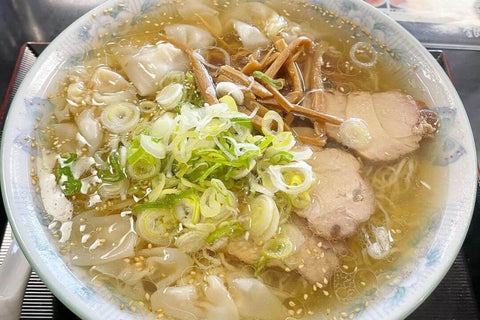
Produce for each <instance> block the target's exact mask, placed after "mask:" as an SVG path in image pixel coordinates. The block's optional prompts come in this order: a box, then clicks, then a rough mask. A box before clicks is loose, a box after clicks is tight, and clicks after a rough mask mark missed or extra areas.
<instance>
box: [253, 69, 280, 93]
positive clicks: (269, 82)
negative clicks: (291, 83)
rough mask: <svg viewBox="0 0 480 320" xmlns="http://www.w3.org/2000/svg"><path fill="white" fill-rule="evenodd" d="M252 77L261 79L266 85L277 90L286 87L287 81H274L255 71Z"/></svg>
mask: <svg viewBox="0 0 480 320" xmlns="http://www.w3.org/2000/svg"><path fill="white" fill-rule="evenodd" d="M252 76H253V77H254V78H257V79H260V80H261V81H263V82H265V83H268V84H269V85H271V86H272V87H274V88H275V89H277V90H281V89H283V87H284V86H285V79H281V78H279V79H273V78H271V77H269V76H267V75H266V74H265V73H263V72H261V71H253V73H252Z"/></svg>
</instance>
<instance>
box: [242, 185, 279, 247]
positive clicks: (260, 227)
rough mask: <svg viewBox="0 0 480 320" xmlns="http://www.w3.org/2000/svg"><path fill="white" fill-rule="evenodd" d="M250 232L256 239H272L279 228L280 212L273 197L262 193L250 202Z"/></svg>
mask: <svg viewBox="0 0 480 320" xmlns="http://www.w3.org/2000/svg"><path fill="white" fill-rule="evenodd" d="M249 207H250V217H251V226H250V234H251V235H252V238H253V239H254V240H256V241H266V240H268V239H270V238H271V237H272V236H273V235H274V234H275V232H276V231H277V229H278V224H279V221H280V214H279V212H278V208H277V205H276V203H275V201H274V200H273V198H272V197H269V196H267V195H265V194H261V195H259V196H257V197H255V198H254V199H253V200H252V201H251V202H250V206H249Z"/></svg>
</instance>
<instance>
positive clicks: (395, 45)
mask: <svg viewBox="0 0 480 320" xmlns="http://www.w3.org/2000/svg"><path fill="white" fill-rule="evenodd" d="M120 3H121V4H122V5H119V4H120ZM162 3H163V2H162V1H152V0H144V1H139V0H127V1H116V0H112V1H107V2H105V3H104V4H103V5H101V6H99V7H98V8H96V9H94V10H93V11H92V12H90V13H88V14H86V15H85V16H83V17H82V18H80V19H79V20H77V21H76V22H75V23H74V24H72V25H71V26H70V27H69V28H68V29H66V30H65V31H64V32H63V33H62V34H61V35H60V36H59V37H57V39H55V40H54V41H53V42H52V43H51V45H50V46H49V47H48V48H47V49H46V50H45V51H44V53H43V54H42V55H41V56H40V58H39V59H38V61H37V62H36V63H35V65H34V67H33V68H32V70H31V71H30V72H29V73H28V75H27V76H26V78H25V80H24V81H23V83H22V85H21V86H20V88H19V90H18V92H17V95H16V97H15V99H14V101H13V103H12V105H11V107H10V111H9V113H8V116H7V120H6V124H5V130H4V134H3V140H2V154H1V174H2V180H1V183H2V193H3V198H4V203H5V206H6V210H7V214H8V216H9V221H10V223H11V224H12V227H13V230H14V232H15V235H16V238H17V240H18V241H19V243H20V245H21V247H22V249H23V251H24V253H25V255H26V256H27V258H28V260H29V261H30V263H31V264H32V266H33V267H34V268H35V270H36V271H37V273H38V274H39V276H40V277H41V278H42V280H44V281H45V283H46V284H47V285H48V286H49V288H50V289H51V290H52V291H53V293H54V294H55V295H56V296H57V297H58V298H59V299H60V300H62V302H64V303H65V304H66V305H67V306H68V307H69V308H70V309H72V311H74V312H75V313H76V314H78V315H79V316H80V317H81V318H84V319H98V318H102V319H143V318H144V317H145V316H150V315H142V314H139V313H132V312H129V311H121V310H120V308H119V305H120V304H121V303H122V298H121V297H117V296H115V295H113V294H112V293H111V291H110V290H109V289H108V288H105V287H103V286H99V285H95V284H92V283H91V282H90V281H89V280H88V278H89V277H88V275H87V274H86V273H85V271H84V270H79V269H77V268H75V267H74V266H72V265H71V264H70V263H69V262H68V261H64V260H63V259H62V256H61V254H60V253H59V252H58V248H57V245H56V244H55V243H54V241H53V239H52V237H51V236H50V235H49V233H48V231H47V230H46V221H45V220H44V219H43V218H42V214H41V212H42V209H41V208H42V206H41V203H40V201H39V199H38V196H37V195H36V190H35V189H36V188H35V187H34V186H32V185H31V183H30V175H29V172H30V168H31V165H32V162H31V160H30V157H31V156H32V155H33V156H34V155H36V152H37V151H36V149H35V148H32V144H31V143H30V142H29V141H26V140H25V139H24V137H26V136H33V135H32V132H33V128H34V125H35V122H36V119H37V117H40V116H41V115H42V114H44V113H45V112H46V110H48V109H49V108H51V103H50V102H49V101H48V100H47V99H46V96H47V88H48V87H49V84H50V83H51V82H52V81H53V79H55V78H56V77H61V76H62V75H61V72H58V71H59V70H61V69H62V68H63V67H65V66H68V65H71V64H75V63H76V62H78V61H79V60H80V59H81V58H82V56H83V54H84V53H85V52H86V51H88V50H90V49H92V48H94V47H95V46H97V45H98V44H99V43H101V42H103V41H105V34H111V33H112V32H118V28H119V27H118V24H119V22H124V21H125V20H128V21H135V19H140V18H141V17H142V16H143V15H145V14H148V12H150V11H152V10H162V8H158V6H159V5H160V4H162ZM306 3H308V4H313V5H315V6H318V7H320V8H323V10H324V11H325V10H326V12H327V14H328V13H329V12H333V13H335V14H337V15H338V16H340V17H343V18H346V19H348V20H349V21H351V22H352V23H354V24H357V25H359V26H360V29H362V30H364V31H365V32H367V33H368V34H370V35H371V37H372V39H373V41H378V43H385V44H386V45H387V46H388V47H389V48H390V49H391V51H389V52H391V53H392V54H395V55H396V57H397V58H398V59H399V60H401V61H402V63H404V64H405V65H407V66H408V67H410V68H411V70H413V71H410V73H409V74H410V75H413V79H414V81H415V84H416V85H418V86H422V87H423V88H425V89H426V92H428V93H429V99H430V101H429V104H430V105H431V106H433V108H435V109H436V110H437V111H438V113H439V115H440V117H441V119H442V126H443V127H442V128H443V129H442V133H441V135H439V136H438V137H437V140H438V146H439V148H437V149H435V151H432V152H435V153H436V154H434V155H432V156H434V157H435V159H437V163H436V165H438V166H448V172H449V174H448V179H447V180H448V181H447V191H446V193H445V194H446V197H445V199H444V200H445V202H444V205H442V206H441V207H438V209H437V212H436V214H435V215H434V218H433V219H431V220H430V222H429V224H428V225H426V226H425V228H422V232H423V233H422V234H421V235H420V239H419V241H417V242H416V243H415V245H414V246H415V250H414V254H413V255H412V256H411V257H409V258H408V259H406V260H405V262H404V264H403V265H399V266H396V267H395V268H392V270H391V276H390V277H391V279H390V280H389V281H384V282H383V283H382V284H381V285H380V286H379V290H378V292H379V294H377V296H376V297H374V298H372V299H371V300H370V301H369V307H368V308H362V311H361V312H360V313H359V314H358V315H357V317H356V318H357V319H384V318H389V319H393V318H403V317H405V316H406V315H408V314H409V313H410V312H411V311H413V309H414V308H415V307H416V306H418V305H419V304H420V303H421V302H422V301H423V300H424V299H425V298H426V297H427V296H428V294H429V293H430V292H431V291H432V290H433V289H434V288H435V286H436V285H437V284H438V283H439V282H440V280H441V279H442V278H443V276H444V275H445V273H446V272H447V270H448V269H449V267H450V266H451V264H452V263H453V260H454V258H455V257H456V255H457V253H458V251H459V248H460V246H461V244H462V242H463V239H464V236H465V234H466V231H467V228H468V225H469V222H470V218H471V214H472V210H473V205H474V198H475V193H476V156H475V148H474V141H473V136H472V133H471V129H470V125H469V121H468V118H467V116H466V113H465V110H464V108H463V106H462V103H461V101H460V99H459V97H458V95H457V93H456V91H455V89H454V88H453V86H452V84H451V83H450V80H449V79H448V77H447V76H446V75H445V73H444V72H443V70H442V69H441V68H440V66H439V65H438V64H437V62H436V61H435V60H434V59H433V58H432V57H431V56H430V54H429V53H428V52H427V51H426V50H425V49H424V48H423V47H422V46H421V44H420V43H419V42H417V41H416V40H415V39H414V38H413V37H412V36H411V35H409V34H408V33H407V32H406V31H405V30H404V29H402V28H401V27H400V26H399V25H398V24H396V23H395V22H394V21H393V20H391V19H390V18H388V17H387V16H385V15H383V14H382V13H381V12H379V11H377V10H375V9H373V7H370V6H369V5H366V4H364V3H363V2H362V1H337V0H318V1H307V2H306ZM160 6H161V5H160ZM105 10H107V13H108V14H105V13H104V12H105ZM109 10H110V11H109ZM305 10H306V12H308V14H309V15H315V14H317V15H318V14H321V13H320V12H318V10H317V11H316V10H314V9H313V8H311V7H309V6H307V8H306V9H305ZM322 12H323V11H322ZM107 37H108V36H107ZM364 301H365V300H364V299H363V300H362V297H359V300H358V301H357V302H356V303H353V304H352V305H351V306H350V307H351V309H352V310H353V309H355V308H356V307H357V304H364ZM126 302H127V303H128V301H126Z"/></svg>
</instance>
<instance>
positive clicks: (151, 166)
mask: <svg viewBox="0 0 480 320" xmlns="http://www.w3.org/2000/svg"><path fill="white" fill-rule="evenodd" d="M146 155H148V156H149V157H146V156H143V157H142V158H140V159H139V160H138V161H136V162H135V164H133V165H132V164H128V165H127V172H128V176H129V177H130V178H132V179H134V180H146V179H150V178H152V177H153V176H155V175H156V174H157V173H158V172H159V171H160V162H159V161H158V160H157V159H155V158H154V157H153V156H151V155H149V154H146ZM152 160H153V161H152Z"/></svg>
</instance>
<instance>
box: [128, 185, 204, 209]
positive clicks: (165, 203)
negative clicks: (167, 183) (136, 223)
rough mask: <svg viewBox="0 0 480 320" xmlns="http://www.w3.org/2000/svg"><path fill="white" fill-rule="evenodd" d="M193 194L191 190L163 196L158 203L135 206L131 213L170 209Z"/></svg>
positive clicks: (193, 191)
mask: <svg viewBox="0 0 480 320" xmlns="http://www.w3.org/2000/svg"><path fill="white" fill-rule="evenodd" d="M194 193H195V190H193V189H187V190H185V191H182V192H180V193H178V194H171V195H167V196H165V197H164V198H163V199H162V200H160V201H155V202H147V203H142V204H137V205H135V206H134V207H133V208H132V211H133V212H134V213H136V212H139V211H142V210H145V209H165V208H171V207H173V206H174V205H175V203H177V202H178V201H180V200H182V199H184V198H187V197H189V196H191V195H192V194H194Z"/></svg>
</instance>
